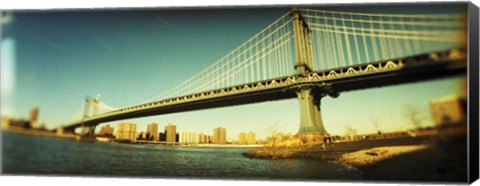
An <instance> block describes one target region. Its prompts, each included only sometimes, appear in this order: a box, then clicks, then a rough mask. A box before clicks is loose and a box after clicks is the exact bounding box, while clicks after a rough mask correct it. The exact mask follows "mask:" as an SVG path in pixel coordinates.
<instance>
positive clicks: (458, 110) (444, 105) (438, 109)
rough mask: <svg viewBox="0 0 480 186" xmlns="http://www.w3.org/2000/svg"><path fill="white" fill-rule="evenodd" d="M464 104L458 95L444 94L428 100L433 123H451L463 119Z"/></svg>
mask: <svg viewBox="0 0 480 186" xmlns="http://www.w3.org/2000/svg"><path fill="white" fill-rule="evenodd" d="M464 109H465V108H464V105H463V103H462V100H461V99H460V97H458V96H455V95H450V96H445V97H441V98H438V99H433V100H431V101H430V110H431V112H432V118H433V122H434V123H435V125H437V126H439V125H445V124H452V123H455V122H460V121H463V120H465V110H464Z"/></svg>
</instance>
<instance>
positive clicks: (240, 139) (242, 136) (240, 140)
mask: <svg viewBox="0 0 480 186" xmlns="http://www.w3.org/2000/svg"><path fill="white" fill-rule="evenodd" d="M246 143H247V140H246V138H245V133H243V132H240V134H238V144H246Z"/></svg>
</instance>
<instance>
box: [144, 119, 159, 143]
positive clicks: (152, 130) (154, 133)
mask: <svg viewBox="0 0 480 186" xmlns="http://www.w3.org/2000/svg"><path fill="white" fill-rule="evenodd" d="M147 136H148V138H149V139H148V140H153V141H159V140H160V138H159V135H158V124H156V123H152V124H150V125H147Z"/></svg>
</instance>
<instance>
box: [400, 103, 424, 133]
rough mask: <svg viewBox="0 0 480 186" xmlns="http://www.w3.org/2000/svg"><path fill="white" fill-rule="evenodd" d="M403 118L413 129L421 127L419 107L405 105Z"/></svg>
mask: <svg viewBox="0 0 480 186" xmlns="http://www.w3.org/2000/svg"><path fill="white" fill-rule="evenodd" d="M404 115H405V117H406V118H407V119H408V120H409V121H410V122H411V123H412V125H413V126H414V127H415V128H420V127H421V122H422V120H421V118H420V115H421V113H420V106H419V105H417V104H416V105H409V104H407V105H405V112H404Z"/></svg>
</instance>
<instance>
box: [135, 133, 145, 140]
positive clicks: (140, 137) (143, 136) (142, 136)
mask: <svg viewBox="0 0 480 186" xmlns="http://www.w3.org/2000/svg"><path fill="white" fill-rule="evenodd" d="M137 140H147V133H146V132H140V134H138V136H137Z"/></svg>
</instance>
